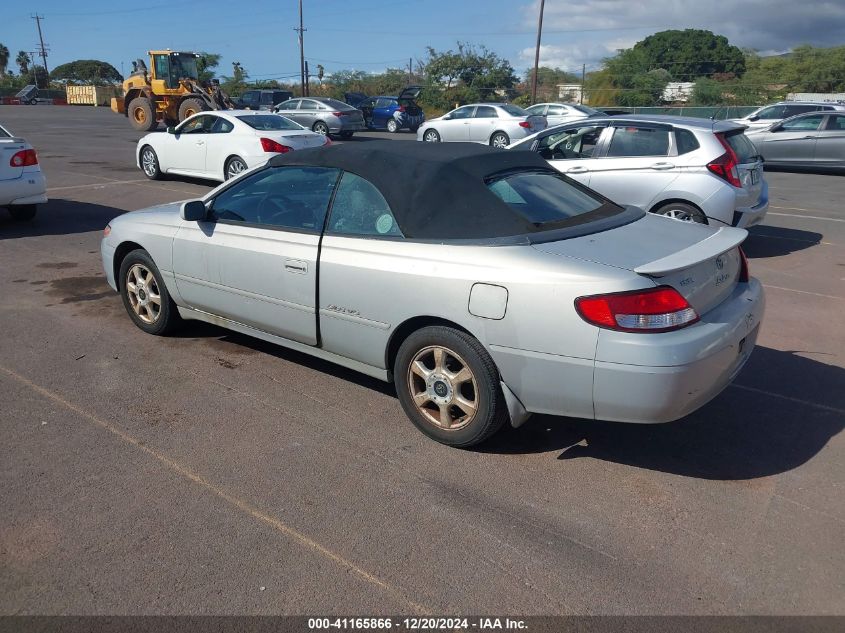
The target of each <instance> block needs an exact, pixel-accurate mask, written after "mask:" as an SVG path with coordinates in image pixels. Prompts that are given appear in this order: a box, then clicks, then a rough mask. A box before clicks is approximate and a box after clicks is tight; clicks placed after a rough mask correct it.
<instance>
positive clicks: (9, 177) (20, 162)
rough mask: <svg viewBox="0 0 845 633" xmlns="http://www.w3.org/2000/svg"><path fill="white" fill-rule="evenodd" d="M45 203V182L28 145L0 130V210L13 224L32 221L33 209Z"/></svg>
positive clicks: (31, 148)
mask: <svg viewBox="0 0 845 633" xmlns="http://www.w3.org/2000/svg"><path fill="white" fill-rule="evenodd" d="M45 202H47V182H46V181H45V180H44V174H43V173H42V172H41V166H40V165H39V164H38V155H37V154H36V153H35V150H34V149H33V147H32V145H30V144H29V143H27V142H26V141H25V140H23V139H22V138H19V137H16V136H14V135H13V134H12V133H11V132H9V130H7V129H6V128H4V127H2V126H0V207H6V208H8V209H9V213H10V214H11V215H12V218H14V219H15V220H31V219H32V218H33V217H35V209H36V207H35V205H37V204H44V203H45Z"/></svg>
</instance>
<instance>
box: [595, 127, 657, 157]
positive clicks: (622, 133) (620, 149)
mask: <svg viewBox="0 0 845 633" xmlns="http://www.w3.org/2000/svg"><path fill="white" fill-rule="evenodd" d="M668 154H669V132H668V131H667V130H660V129H655V128H647V127H618V128H615V129H614V130H613V138H611V139H610V147H609V148H608V150H607V155H608V156H615V157H622V156H631V157H635V156H667V155H668Z"/></svg>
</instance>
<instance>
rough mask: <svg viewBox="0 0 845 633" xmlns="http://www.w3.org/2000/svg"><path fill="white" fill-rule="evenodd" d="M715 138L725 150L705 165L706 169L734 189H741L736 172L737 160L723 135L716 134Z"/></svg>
mask: <svg viewBox="0 0 845 633" xmlns="http://www.w3.org/2000/svg"><path fill="white" fill-rule="evenodd" d="M716 138H717V139H719V142H720V143H721V144H722V147H724V148H725V153H724V154H722V155H721V156H719V158H717V159H716V160H714V161H713V162H710V163H707V169H709V170H710V171H711V172H712V173H714V174H716V175H717V176H719V178H723V179H724V180H726V181H728V182H729V183H730V184H732V185H733V186H734V187H742V183H741V182H740V181H739V173H738V172H737V170H736V167H737V165H739V159H738V158H737V157H736V153H735V152H734V151H733V148H732V147H731V146H730V144H729V143H728V142H727V141H726V140H725V137H724V135H722V134H717V135H716Z"/></svg>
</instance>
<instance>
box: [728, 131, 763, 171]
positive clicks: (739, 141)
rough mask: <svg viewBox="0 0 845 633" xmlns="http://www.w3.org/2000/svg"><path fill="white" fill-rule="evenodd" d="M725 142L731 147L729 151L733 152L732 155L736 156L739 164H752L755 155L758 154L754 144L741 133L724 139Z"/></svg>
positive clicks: (755, 158) (755, 157)
mask: <svg viewBox="0 0 845 633" xmlns="http://www.w3.org/2000/svg"><path fill="white" fill-rule="evenodd" d="M725 141H727V143H728V145H730V146H731V149H732V150H733V151H734V154H736V157H737V158H738V159H739V162H740V164H742V163H753V162H754V161H756V160H757V155H758V154H759V153H760V152H758V151H757V148H756V147H754V143H752V142H751V141H749V140H748V137H747V136H745V134H743V133H742V132H739V133H738V134H731V135H730V136H727V137H725Z"/></svg>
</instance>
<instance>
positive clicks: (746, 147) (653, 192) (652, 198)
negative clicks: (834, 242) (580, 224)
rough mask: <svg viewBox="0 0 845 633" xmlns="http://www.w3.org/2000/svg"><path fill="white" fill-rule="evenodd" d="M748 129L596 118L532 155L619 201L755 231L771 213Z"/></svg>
mask: <svg viewBox="0 0 845 633" xmlns="http://www.w3.org/2000/svg"><path fill="white" fill-rule="evenodd" d="M744 129H745V128H744V127H743V126H742V125H740V124H738V123H732V122H729V121H715V122H714V121H710V120H709V119H694V118H684V117H676V116H660V115H658V116H645V115H626V116H624V117H621V116H620V117H602V116H598V117H590V118H589V119H585V120H583V121H576V122H574V123H567V124H565V125H560V126H558V127H554V128H549V129H547V130H544V131H542V132H540V133H539V134H535V135H533V136H531V137H529V138H527V139H525V140H523V141H521V142H518V143H514V144H513V145H512V146H511V148H512V149H522V150H531V151H534V152H537V153H538V154H539V155H540V156H542V157H543V158H545V159H546V160H548V161H549V164H550V165H552V166H553V167H554V168H555V169H557V170H558V171H560V172H562V173H564V174H566V175H567V176H569V177H570V178H573V179H575V180H577V181H578V182H580V183H582V184H584V185H587V186H589V187H590V188H591V189H595V190H596V191H598V192H599V193H601V194H603V195H605V196H607V197H609V198H610V199H612V200H618V201H619V202H622V203H625V204H632V205H635V206H637V207H640V208H641V209H644V210H646V211H649V212H651V213H656V214H658V215H666V216H669V217H672V218H675V219H678V220H686V221H692V222H699V223H703V224H716V225H721V226H738V227H743V228H744V227H749V226H753V225H754V224H757V223H759V222H761V221H762V220H763V217H764V216H765V215H766V211H767V210H768V208H769V187H768V184H767V183H766V179H765V178H764V176H763V162H762V160H761V159H760V156H759V155H758V152H757V150H756V149H755V147H754V145H753V144H752V143H751V142H750V141H749V140H748V138H746V136H745V134H744V133H743V130H744Z"/></svg>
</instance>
